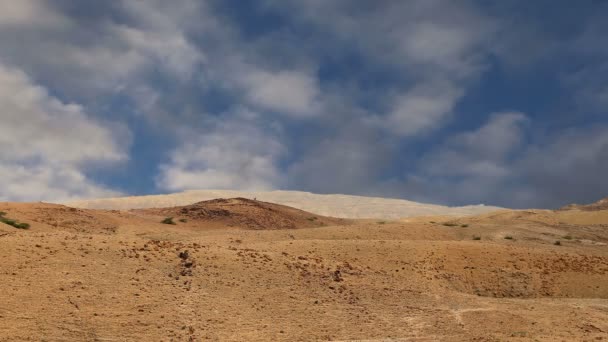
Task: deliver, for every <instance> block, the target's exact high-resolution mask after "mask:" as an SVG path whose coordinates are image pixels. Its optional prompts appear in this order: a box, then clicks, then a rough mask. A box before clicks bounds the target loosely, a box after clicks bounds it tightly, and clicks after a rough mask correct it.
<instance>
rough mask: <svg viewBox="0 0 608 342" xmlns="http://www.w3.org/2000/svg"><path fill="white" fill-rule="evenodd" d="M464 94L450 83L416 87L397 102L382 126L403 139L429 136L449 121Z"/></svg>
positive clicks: (399, 97) (381, 120) (396, 100)
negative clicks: (423, 135) (424, 134)
mask: <svg viewBox="0 0 608 342" xmlns="http://www.w3.org/2000/svg"><path fill="white" fill-rule="evenodd" d="M463 94H464V91H463V89H461V88H459V87H456V86H454V84H452V83H450V82H444V81H439V82H435V83H434V82H430V83H422V84H419V85H416V86H415V87H414V88H412V89H410V90H409V91H407V92H406V93H405V94H402V95H400V96H398V97H397V98H396V99H395V101H394V105H393V109H392V110H391V111H390V112H389V114H388V115H387V116H386V117H384V118H381V119H380V123H381V124H382V125H383V126H384V127H385V128H386V129H387V130H388V131H390V132H393V133H395V134H397V135H399V136H403V137H408V136H415V135H419V134H421V133H426V132H428V131H429V130H430V129H432V128H435V127H437V126H440V125H441V124H443V122H445V121H446V120H445V119H446V117H447V116H449V115H450V114H451V112H452V109H453V108H454V105H455V103H456V102H457V101H458V100H459V99H460V97H461V96H462V95H463Z"/></svg>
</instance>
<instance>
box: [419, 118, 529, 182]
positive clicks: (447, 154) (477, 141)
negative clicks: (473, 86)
mask: <svg viewBox="0 0 608 342" xmlns="http://www.w3.org/2000/svg"><path fill="white" fill-rule="evenodd" d="M526 122H527V118H526V116H525V115H524V114H522V113H518V112H504V113H496V114H493V115H492V116H491V117H490V119H489V120H488V122H486V123H485V124H484V125H483V126H481V127H479V128H478V129H477V130H474V131H470V132H465V133H461V134H458V135H455V136H453V137H450V138H448V139H447V140H446V142H445V143H443V144H442V145H441V146H440V147H439V148H437V149H436V150H435V151H432V152H431V153H430V154H429V155H427V156H426V157H425V158H424V159H423V160H422V161H421V163H420V164H419V167H420V168H421V173H422V174H424V175H428V176H439V177H442V176H448V177H449V176H460V177H475V178H476V179H481V178H488V179H492V180H493V181H497V182H498V181H501V180H503V179H504V177H508V176H509V173H510V170H511V165H509V164H510V157H512V156H511V153H513V152H514V151H515V150H516V149H517V148H519V147H521V146H522V144H523V139H524V128H525V127H524V125H525V123H526Z"/></svg>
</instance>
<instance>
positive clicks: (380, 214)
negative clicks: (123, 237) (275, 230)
mask: <svg viewBox="0 0 608 342" xmlns="http://www.w3.org/2000/svg"><path fill="white" fill-rule="evenodd" d="M232 197H245V198H250V199H257V200H259V201H265V202H272V203H278V204H283V205H287V206H290V207H294V208H298V209H301V210H305V211H309V212H312V213H315V214H318V215H324V216H332V217H341V218H379V219H398V218H403V217H412V216H426V215H449V216H467V215H477V214H482V213H486V212H491V211H496V210H500V209H503V208H499V207H493V206H486V205H483V204H478V205H469V206H463V207H447V206H441V205H436V204H427V203H418V202H413V201H408V200H404V199H394V198H381V197H366V196H352V195H339V194H331V195H323V194H313V193H310V192H302V191H284V190H276V191H235V190H188V191H184V192H178V193H173V194H165V195H147V196H129V197H117V198H101V199H90V200H79V201H70V202H64V203H62V204H66V205H68V206H72V207H77V208H89V209H113V210H128V209H140V208H161V207H173V206H181V205H188V204H192V203H196V202H200V201H205V200H211V199H215V198H232Z"/></svg>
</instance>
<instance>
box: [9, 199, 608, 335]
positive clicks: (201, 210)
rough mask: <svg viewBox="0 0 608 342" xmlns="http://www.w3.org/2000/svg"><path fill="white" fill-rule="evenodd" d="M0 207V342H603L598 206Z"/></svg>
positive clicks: (606, 247)
mask: <svg viewBox="0 0 608 342" xmlns="http://www.w3.org/2000/svg"><path fill="white" fill-rule="evenodd" d="M192 203H194V202H192ZM0 211H1V212H2V213H3V214H2V217H3V218H5V219H6V220H5V221H6V222H9V223H12V224H13V225H11V224H6V223H0V260H2V263H1V266H0V283H2V284H3V289H2V291H0V303H1V304H0V341H27V340H30V341H38V340H50V341H54V340H61V341H161V340H164V341H170V340H174V341H204V340H211V341H347V340H370V341H383V340H391V341H505V340H509V341H511V340H513V341H537V340H538V341H556V340H558V341H598V340H606V339H607V338H608V210H597V211H581V210H568V211H550V210H502V211H498V212H492V213H485V214H481V215H475V216H460V217H456V216H453V215H435V216H418V217H408V218H403V219H399V220H379V219H375V220H344V219H334V218H331V217H322V216H320V215H313V214H310V213H306V212H303V211H301V210H298V209H293V208H288V207H285V206H282V205H276V204H272V203H267V202H261V201H254V200H249V199H242V198H235V199H221V200H212V201H203V202H199V203H195V204H189V205H185V206H178V207H176V206H169V207H166V208H157V209H137V210H102V209H78V208H71V207H68V206H63V205H57V204H46V203H0ZM311 215H312V216H311ZM167 216H173V217H174V221H175V223H176V224H163V223H161V221H162V220H163V219H165V218H166V217H167ZM313 216H314V217H317V219H312V217H313ZM181 219H184V220H185V221H186V222H182V221H180V220H181ZM22 224H28V227H29V228H27V229H26V228H23V227H25V226H23V225H22ZM16 226H17V227H16ZM18 227H22V228H18ZM239 228H240V229H239ZM261 228H263V229H261ZM284 228H287V229H284ZM291 228H298V229H291Z"/></svg>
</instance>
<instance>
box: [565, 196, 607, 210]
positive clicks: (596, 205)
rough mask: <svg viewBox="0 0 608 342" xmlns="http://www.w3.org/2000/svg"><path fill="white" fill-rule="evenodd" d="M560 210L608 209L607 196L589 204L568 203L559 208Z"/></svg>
mask: <svg viewBox="0 0 608 342" xmlns="http://www.w3.org/2000/svg"><path fill="white" fill-rule="evenodd" d="M560 210H583V211H596V210H608V197H606V198H604V199H601V200H599V201H597V202H595V203H591V204H585V205H582V204H570V205H567V206H565V207H562V208H560Z"/></svg>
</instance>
